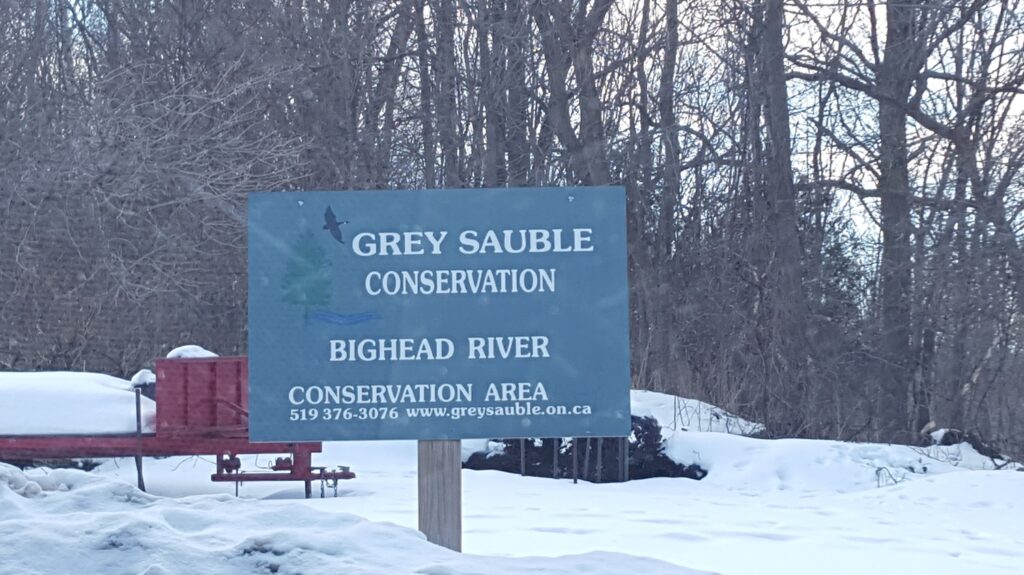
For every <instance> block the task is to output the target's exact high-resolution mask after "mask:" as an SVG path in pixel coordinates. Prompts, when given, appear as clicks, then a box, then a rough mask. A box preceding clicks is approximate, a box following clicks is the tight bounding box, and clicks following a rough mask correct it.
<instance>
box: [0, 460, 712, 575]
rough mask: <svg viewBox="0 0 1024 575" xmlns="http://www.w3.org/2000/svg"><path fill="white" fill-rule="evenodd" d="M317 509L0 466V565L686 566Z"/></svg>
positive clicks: (29, 568) (648, 569)
mask: <svg viewBox="0 0 1024 575" xmlns="http://www.w3.org/2000/svg"><path fill="white" fill-rule="evenodd" d="M333 501H335V502H337V501H340V500H333ZM324 507H325V508H323V509H318V508H317V507H316V506H313V505H295V504H294V503H292V502H288V501H252V500H248V499H237V498H235V497H232V496H228V495H207V496H193V497H185V498H180V499H174V498H165V497H159V496H155V495H149V494H146V493H142V492H140V491H138V490H136V489H135V488H133V487H131V486H130V485H127V484H124V483H121V482H117V481H112V480H110V479H109V478H107V477H104V476H102V475H96V474H89V473H85V472H81V471H77V470H55V471H51V472H49V473H41V472H34V473H33V472H30V473H28V474H27V476H26V474H23V473H21V472H20V471H18V470H17V469H16V468H14V467H11V466H7V465H3V464H0V509H2V510H3V513H2V515H0V541H3V545H2V546H0V573H4V574H5V575H29V574H33V575H34V574H36V573H104V574H120V573H126V574H127V573H132V574H145V575H165V574H173V573H182V574H184V573H204V574H208V575H218V574H224V575H236V574H241V573H279V574H282V575H285V574H292V575H298V574H308V573H356V574H369V573H381V574H385V573H386V574H393V573H423V574H434V575H457V574H462V573H465V574H470V573H496V574H501V573H507V574H510V575H511V574H520V573H535V574H561V573H607V574H619V573H628V572H642V573H651V574H655V575H662V574H664V575H668V574H673V575H674V574H680V573H694V574H695V573H696V572H695V571H689V570H683V569H680V568H679V567H677V566H673V565H670V564H667V563H663V562H660V561H656V560H652V559H644V558H639V557H629V556H624V555H620V554H615V553H602V552H591V553H586V554H583V555H578V556H571V557H561V558H558V559H550V558H515V559H513V558H492V557H481V556H474V555H469V554H467V555H461V554H458V553H455V552H452V551H449V550H447V549H443V548H441V547H437V546H434V545H431V544H429V543H427V541H426V540H425V539H424V538H423V536H422V535H420V534H419V533H418V532H416V531H413V530H411V529H408V528H405V527H400V526H398V525H392V524H387V523H379V522H372V521H367V520H365V519H363V518H361V517H357V516H355V515H352V514H351V513H347V512H344V511H342V510H340V509H338V508H337V507H334V508H329V507H326V506H324Z"/></svg>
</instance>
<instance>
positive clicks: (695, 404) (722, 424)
mask: <svg viewBox="0 0 1024 575" xmlns="http://www.w3.org/2000/svg"><path fill="white" fill-rule="evenodd" d="M629 398H630V401H631V402H632V408H631V411H632V412H633V415H636V416H639V417H653V418H654V419H657V420H658V423H659V424H661V426H662V427H663V428H664V429H671V430H687V431H716V432H720V433H734V434H737V435H754V434H756V433H760V432H761V431H764V426H763V425H761V424H760V423H753V422H750V421H747V420H745V419H743V418H742V417H739V416H738V415H733V414H731V413H729V412H727V411H725V410H724V409H721V408H718V407H715V406H714V405H711V404H708V403H704V402H703V401H697V400H696V399H687V398H685V397H678V396H675V395H669V394H667V393H658V392H656V391H642V390H638V389H634V390H631V391H630V392H629Z"/></svg>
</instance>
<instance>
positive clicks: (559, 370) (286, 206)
mask: <svg viewBox="0 0 1024 575" xmlns="http://www.w3.org/2000/svg"><path fill="white" fill-rule="evenodd" d="M625 221H626V215H625V190H624V189H623V188H621V187H604V188H524V189H485V190H479V189H460V190H424V191H353V192H287V193H255V194H250V196H249V227H248V232H249V300H248V306H249V308H248V309H249V435H250V438H251V440H253V441H275V442H298V441H332V440H366V439H417V440H420V441H421V443H420V445H419V465H420V488H419V490H420V491H419V493H420V513H421V516H420V527H421V529H422V530H423V531H424V532H425V533H427V535H428V538H430V540H431V541H435V542H437V543H440V544H442V545H446V546H449V547H451V548H459V547H460V546H461V544H460V541H459V540H460V537H459V535H458V534H457V533H456V531H458V532H461V529H460V528H459V523H460V521H461V519H460V517H461V514H460V511H459V501H458V492H459V481H460V475H459V466H460V464H461V457H460V449H459V441H458V440H460V439H468V438H516V437H520V438H529V437H612V436H626V435H628V433H629V430H630V412H629V341H628V333H629V329H628V321H629V317H628V314H629V290H628V286H627V283H626V229H625V227H626V226H625ZM431 510H433V511H431ZM453 530H454V531H453Z"/></svg>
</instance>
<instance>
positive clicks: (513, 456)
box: [463, 416, 707, 482]
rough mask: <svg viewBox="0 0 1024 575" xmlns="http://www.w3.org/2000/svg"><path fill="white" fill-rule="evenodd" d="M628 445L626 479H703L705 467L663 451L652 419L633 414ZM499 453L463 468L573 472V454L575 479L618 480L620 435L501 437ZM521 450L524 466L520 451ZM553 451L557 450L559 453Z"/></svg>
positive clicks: (558, 475)
mask: <svg viewBox="0 0 1024 575" xmlns="http://www.w3.org/2000/svg"><path fill="white" fill-rule="evenodd" d="M632 427H633V429H632V433H631V434H630V437H629V440H628V445H629V453H628V456H627V457H628V462H629V479H648V478H651V477H688V478H690V479H703V478H704V476H705V475H707V471H705V470H704V469H701V468H700V467H699V466H697V465H682V464H679V463H676V462H675V461H672V460H671V459H669V457H668V456H666V455H665V446H664V444H663V439H662V437H661V427H660V426H659V425H658V422H657V420H655V419H654V418H651V417H636V416H633V418H632ZM498 441H499V442H500V443H502V444H503V445H504V449H503V450H500V452H492V453H474V454H473V455H472V456H470V458H469V459H468V460H467V461H466V462H465V463H464V464H463V468H465V469H478V470H484V469H493V470H497V471H505V472H508V473H522V472H525V475H529V476H533V477H555V478H564V477H572V476H573V463H572V461H573V452H574V451H575V450H576V449H579V452H578V454H577V465H578V477H579V478H580V479H583V480H586V481H594V482H614V481H620V480H621V478H622V467H621V461H622V459H621V441H622V440H621V439H619V438H590V439H587V438H574V439H571V440H568V441H565V440H562V439H527V440H525V441H523V440H519V439H503V440H498ZM523 449H525V455H526V457H525V469H524V468H523V467H522V463H523V461H522V458H521V454H522V453H523ZM555 449H557V450H558V453H557V455H556V454H555V452H554V451H555Z"/></svg>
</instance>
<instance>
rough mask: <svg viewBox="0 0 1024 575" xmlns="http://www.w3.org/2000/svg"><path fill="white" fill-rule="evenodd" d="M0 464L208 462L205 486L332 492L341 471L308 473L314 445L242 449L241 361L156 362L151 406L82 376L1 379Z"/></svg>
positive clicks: (244, 393) (106, 381)
mask: <svg viewBox="0 0 1024 575" xmlns="http://www.w3.org/2000/svg"><path fill="white" fill-rule="evenodd" d="M0 394H2V395H3V397H4V398H5V401H4V402H3V404H2V406H0V459H7V460H35V459H52V458H63V457H67V458H87V457H131V456H138V457H143V456H146V457H154V456H173V455H213V456H215V457H216V461H217V471H216V473H214V474H213V475H211V477H210V478H211V479H212V480H213V481H229V482H235V483H236V485H237V484H238V483H240V482H244V481H302V482H303V483H304V484H305V492H306V497H309V496H310V495H311V493H312V483H313V482H314V481H319V482H321V483H322V484H330V485H332V486H334V487H337V482H338V481H339V480H344V479H352V478H353V477H355V474H354V473H352V472H351V471H350V470H349V469H348V468H347V467H338V468H337V469H334V470H329V469H327V468H326V467H323V466H313V464H312V454H313V453H319V452H321V451H322V449H323V445H322V444H321V443H251V442H250V441H249V421H248V419H249V414H248V402H249V398H248V363H247V361H246V358H245V357H216V356H213V357H209V356H207V357H196V356H194V355H193V356H191V357H174V358H169V359H158V360H157V361H156V401H155V402H154V401H152V400H150V399H148V398H146V397H141V396H138V394H137V393H132V384H130V383H129V382H126V381H124V380H121V379H118V378H114V377H110V376H105V375H99V374H89V373H71V372H48V373H6V374H0ZM265 453H273V454H288V455H287V456H285V457H278V458H277V459H276V461H275V463H274V464H273V465H272V466H271V467H270V470H260V471H258V472H248V471H243V470H242V469H241V460H240V459H239V458H238V456H239V455H240V454H265Z"/></svg>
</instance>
